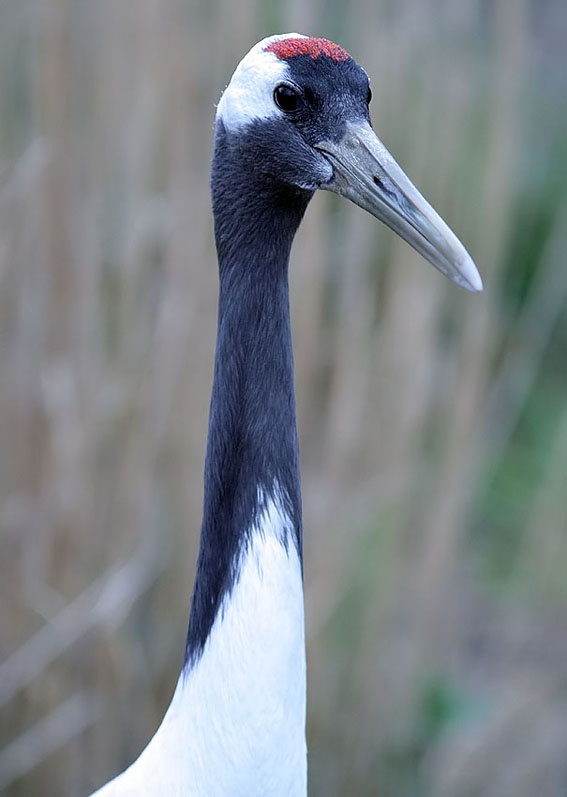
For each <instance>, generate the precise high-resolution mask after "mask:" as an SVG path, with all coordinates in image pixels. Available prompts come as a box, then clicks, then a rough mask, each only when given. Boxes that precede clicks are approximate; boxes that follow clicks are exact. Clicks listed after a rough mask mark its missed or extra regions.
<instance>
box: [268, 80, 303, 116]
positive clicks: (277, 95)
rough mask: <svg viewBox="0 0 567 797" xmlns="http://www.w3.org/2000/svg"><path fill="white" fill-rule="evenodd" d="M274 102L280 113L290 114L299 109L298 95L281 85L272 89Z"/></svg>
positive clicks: (290, 88) (289, 87) (288, 87)
mask: <svg viewBox="0 0 567 797" xmlns="http://www.w3.org/2000/svg"><path fill="white" fill-rule="evenodd" d="M274 102H275V103H276V105H277V106H278V108H281V109H282V111H285V112H286V113H291V112H292V111H297V109H298V108H299V94H298V93H297V91H296V90H295V89H292V87H291V86H286V85H285V83H282V84H281V85H279V86H276V88H275V89H274Z"/></svg>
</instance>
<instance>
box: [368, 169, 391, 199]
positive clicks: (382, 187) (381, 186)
mask: <svg viewBox="0 0 567 797" xmlns="http://www.w3.org/2000/svg"><path fill="white" fill-rule="evenodd" d="M372 179H373V180H374V183H375V185H377V186H378V188H379V189H380V190H381V191H382V193H384V194H386V196H389V197H395V193H394V192H393V191H392V189H391V188H388V187H387V186H386V185H385V184H384V181H383V180H382V178H381V177H379V176H378V175H377V174H375V175H374V177H373V178H372Z"/></svg>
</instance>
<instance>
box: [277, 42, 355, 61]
mask: <svg viewBox="0 0 567 797" xmlns="http://www.w3.org/2000/svg"><path fill="white" fill-rule="evenodd" d="M264 52H272V53H275V54H276V55H277V57H278V58H279V59H280V60H281V61H286V60H287V59H288V58H294V57H295V56H296V55H308V56H309V57H310V58H312V59H313V60H315V59H316V58H319V56H320V55H326V56H327V57H328V58H332V59H333V61H347V60H348V59H349V58H350V55H349V54H348V53H347V51H346V50H343V48H342V47H339V45H338V44H333V42H330V41H328V40H327V39H317V38H315V37H310V38H308V39H280V40H279V41H275V42H272V44H268V46H267V47H266V48H265V50H264Z"/></svg>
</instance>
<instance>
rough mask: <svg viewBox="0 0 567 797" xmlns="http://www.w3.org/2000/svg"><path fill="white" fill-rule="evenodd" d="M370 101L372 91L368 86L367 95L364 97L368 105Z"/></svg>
mask: <svg viewBox="0 0 567 797" xmlns="http://www.w3.org/2000/svg"><path fill="white" fill-rule="evenodd" d="M371 99H372V89H371V88H370V86H368V94H367V95H366V103H367V105H370V100H371Z"/></svg>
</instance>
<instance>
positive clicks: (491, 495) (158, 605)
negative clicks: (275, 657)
mask: <svg viewBox="0 0 567 797" xmlns="http://www.w3.org/2000/svg"><path fill="white" fill-rule="evenodd" d="M566 29H567V7H566V6H565V3H564V2H563V0H543V1H541V2H535V0H495V2H493V3H487V2H483V0H452V1H451V0H399V1H398V2H393V1H392V0H376V2H367V0H356V1H354V2H351V3H348V4H344V3H339V2H338V0H324V1H323V2H315V0H307V2H301V3H300V2H298V0H288V2H283V0H280V2H267V0H258V1H257V2H254V1H253V0H242V2H240V3H239V4H238V5H234V4H230V3H228V2H227V0H213V2H205V0H137V1H136V2H135V3H131V2H127V1H126V0H97V1H96V2H84V0H41V2H39V0H4V2H2V3H0V338H1V346H0V534H1V537H0V539H1V542H2V556H1V558H0V620H1V624H0V628H1V635H0V659H1V663H0V707H1V713H0V745H1V748H0V791H2V793H5V794H6V795H10V797H20V796H22V797H23V796H24V795H26V797H27V795H32V794H41V795H43V797H50V796H51V795H62V794H66V795H85V794H87V793H89V791H90V790H91V789H94V788H95V787H97V786H99V785H101V784H102V783H103V782H105V781H106V780H107V779H108V778H109V777H110V776H112V775H114V774H116V773H117V772H118V771H120V770H121V769H122V768H124V767H125V766H126V765H127V764H128V763H130V762H131V761H132V760H133V759H134V758H135V757H136V756H137V754H138V753H139V752H140V750H141V749H142V748H143V746H144V745H145V744H146V742H147V741H148V740H149V738H150V737H151V735H152V734H153V733H154V731H155V729H156V727H157V725H158V723H159V721H160V719H161V717H162V715H163V713H164V711H165V708H166V707H167V705H168V702H169V700H170V697H171V695H172V692H173V688H174V685H175V682H176V679H177V675H178V672H179V668H180V666H181V662H182V656H183V647H184V646H183V643H184V635H185V630H186V623H187V619H188V607H189V599H190V594H191V588H192V581H193V573H194V566H195V558H196V553H197V546H198V538H199V529H200V513H201V502H202V478H203V477H202V471H203V458H204V449H205V440H206V428H207V412H208V402H209V395H210V388H211V378H212V363H213V352H214V342H215V330H216V292H217V274H216V257H215V252H214V244H213V236H212V223H211V213H210V200H209V187H208V169H209V162H210V154H211V144H212V134H213V126H214V113H215V103H216V102H217V100H218V97H219V96H220V93H221V91H222V89H223V87H224V86H225V85H226V83H227V82H228V80H229V79H230V76H231V74H232V71H233V69H234V67H235V65H236V63H237V62H238V61H239V60H240V58H241V57H242V55H243V54H244V53H245V52H246V51H247V50H248V49H249V48H250V47H251V46H252V45H253V44H254V43H255V42H256V41H257V40H259V39H260V38H262V37H263V36H266V35H269V34H271V33H275V32H283V31H288V30H297V31H300V32H304V33H311V34H313V35H318V36H323V37H326V38H330V39H332V40H335V41H337V42H338V43H340V44H341V45H342V46H344V47H345V48H346V49H348V50H349V52H351V54H352V55H353V57H355V58H356V60H358V61H359V63H361V64H362V65H363V66H364V67H365V69H366V70H367V71H368V73H369V74H370V76H371V78H372V89H373V95H374V99H373V102H372V106H371V110H372V119H373V124H374V127H375V129H376V131H377V133H378V135H379V136H380V137H381V138H382V140H383V141H384V143H385V144H386V146H387V147H388V149H389V150H390V151H391V152H392V153H393V154H394V156H395V157H396V159H397V160H398V161H399V163H400V164H401V165H402V167H403V168H404V170H405V171H406V172H407V173H408V174H409V176H410V177H411V178H412V180H413V181H414V182H415V184H416V185H417V186H418V187H419V188H420V190H421V191H422V192H423V193H424V194H425V196H426V197H427V198H428V199H429V200H430V202H431V203H432V204H433V206H434V207H435V208H436V209H437V210H438V211H439V213H440V214H441V215H442V216H443V217H444V218H445V220H446V221H447V223H448V224H449V225H450V226H451V227H452V228H453V229H454V231H455V232H456V234H457V235H458V236H459V237H460V238H461V239H462V240H463V242H464V243H465V245H466V247H467V249H468V250H469V252H470V253H471V255H472V256H473V258H474V259H475V261H476V263H477V265H478V267H479V270H480V272H481V274H482V276H483V280H484V284H485V291H484V293H483V294H481V295H480V296H472V295H469V294H466V293H465V292H464V291H460V290H459V289H458V288H456V287H455V286H453V285H451V284H450V283H449V282H448V281H446V280H444V279H443V278H442V277H441V276H440V275H439V274H438V273H437V272H435V271H434V270H433V269H432V268H431V267H430V266H429V265H428V264H426V263H425V262H424V261H423V260H421V259H420V258H419V256H418V255H416V254H415V253H414V252H412V250H410V249H409V247H408V246H407V245H406V244H404V243H403V242H402V241H399V240H398V239H397V238H396V237H395V236H394V235H393V234H392V233H391V232H390V231H388V230H386V229H385V228H383V227H381V226H380V225H379V224H378V223H377V222H376V221H375V220H374V219H372V218H371V217H370V216H367V215H365V214H364V213H363V212H362V211H360V210H359V209H358V208H354V207H351V206H349V205H348V203H346V202H344V201H341V200H339V199H338V198H336V197H332V196H327V195H321V196H316V197H315V198H314V200H313V201H312V203H311V206H310V208H309V209H308V212H307V214H306V218H305V221H304V223H303V226H302V227H301V229H300V231H299V234H298V236H297V240H296V243H295V246H294V250H293V253H292V269H291V271H292V273H291V280H292V282H291V303H292V316H293V334H294V346H295V363H296V389H297V402H298V415H299V433H300V444H301V455H302V473H303V503H304V527H305V596H306V614H307V636H308V639H307V644H308V683H309V710H308V745H309V781H310V795H312V797H323V796H324V797H335V795H336V796H337V797H338V796H339V795H341V796H342V795H347V796H350V795H355V796H360V797H366V795H368V796H369V797H370V795H376V796H377V797H505V796H507V795H514V797H534V795H538V797H564V795H566V794H567V677H566V676H567V664H566V663H567V578H566V575H565V571H566V567H565V563H566V561H567V400H566V396H567V311H566V299H567V268H566V261H567V201H566V200H567V104H566V102H565V97H566V96H567V69H566V66H565V57H564V50H565V30H566Z"/></svg>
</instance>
